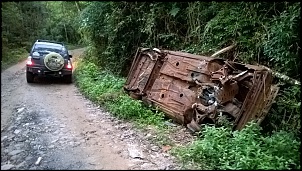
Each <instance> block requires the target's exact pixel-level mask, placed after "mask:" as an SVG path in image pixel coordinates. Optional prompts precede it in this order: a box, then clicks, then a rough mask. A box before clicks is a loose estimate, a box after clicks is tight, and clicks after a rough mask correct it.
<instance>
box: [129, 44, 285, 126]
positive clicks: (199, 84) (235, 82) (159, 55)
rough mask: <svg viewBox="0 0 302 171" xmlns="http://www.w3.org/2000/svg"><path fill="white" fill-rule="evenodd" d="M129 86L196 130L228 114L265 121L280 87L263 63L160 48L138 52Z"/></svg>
mask: <svg viewBox="0 0 302 171" xmlns="http://www.w3.org/2000/svg"><path fill="white" fill-rule="evenodd" d="M124 89H125V91H126V92H128V93H129V94H130V95H131V97H133V98H135V99H142V100H143V101H144V102H146V103H147V104H151V105H154V106H158V107H159V108H160V109H161V110H162V111H164V112H165V113H166V114H167V115H168V116H170V117H171V118H172V119H174V120H175V121H177V122H179V123H181V124H184V125H186V126H187V127H188V128H190V129H191V130H193V131H198V130H199V129H200V125H201V124H205V123H214V124H215V123H217V121H218V119H219V117H221V116H223V115H226V116H227V117H228V118H229V119H230V120H231V121H232V122H233V123H234V128H235V129H242V128H243V126H244V125H245V124H246V123H247V122H249V121H251V120H257V121H258V123H260V122H261V121H262V120H263V119H264V118H265V116H266V114H267V113H268V110H269V108H270V106H271V104H272V102H273V100H274V98H275V97H276V95H277V92H278V90H279V89H278V87H276V86H274V85H272V73H271V72H270V71H269V70H267V69H265V68H264V67H261V66H255V65H244V64H240V63H235V62H231V61H226V60H223V59H220V58H212V57H207V56H200V55H193V54H190V53H185V52H178V51H169V50H159V49H156V48H154V49H149V48H139V49H138V50H137V53H136V55H135V57H134V60H133V63H132V66H131V69H130V72H129V74H128V77H127V81H126V83H125V85H124Z"/></svg>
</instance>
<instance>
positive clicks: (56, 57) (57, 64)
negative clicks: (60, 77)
mask: <svg viewBox="0 0 302 171" xmlns="http://www.w3.org/2000/svg"><path fill="white" fill-rule="evenodd" d="M44 65H45V66H46V68H47V69H49V70H51V71H59V70H61V69H62V68H63V67H64V58H63V57H62V56H61V55H60V54H58V53H55V52H50V53H49V54H47V55H46V56H45V57H44Z"/></svg>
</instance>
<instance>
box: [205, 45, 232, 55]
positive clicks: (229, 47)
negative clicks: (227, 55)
mask: <svg viewBox="0 0 302 171" xmlns="http://www.w3.org/2000/svg"><path fill="white" fill-rule="evenodd" d="M234 47H235V45H231V46H228V47H225V48H223V49H221V50H219V51H217V52H215V53H214V54H213V55H212V56H211V57H215V56H218V55H220V54H222V53H224V52H226V51H229V50H231V49H233V48H234Z"/></svg>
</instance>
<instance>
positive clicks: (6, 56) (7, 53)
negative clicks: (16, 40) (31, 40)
mask: <svg viewBox="0 0 302 171" xmlns="http://www.w3.org/2000/svg"><path fill="white" fill-rule="evenodd" d="M27 57H28V52H27V51H26V49H24V48H13V49H10V48H7V47H2V58H1V71H3V70H5V69H7V68H8V67H10V66H11V65H13V64H16V63H18V62H20V61H22V60H25V59H26V58H27Z"/></svg>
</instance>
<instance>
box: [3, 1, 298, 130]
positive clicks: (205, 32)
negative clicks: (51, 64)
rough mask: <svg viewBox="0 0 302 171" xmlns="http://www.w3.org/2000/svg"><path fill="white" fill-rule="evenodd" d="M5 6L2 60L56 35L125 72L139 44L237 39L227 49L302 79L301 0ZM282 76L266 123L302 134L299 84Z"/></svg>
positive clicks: (175, 45)
mask: <svg viewBox="0 0 302 171" xmlns="http://www.w3.org/2000/svg"><path fill="white" fill-rule="evenodd" d="M1 10H2V60H1V61H2V62H5V61H9V60H13V59H14V56H15V54H17V52H18V53H19V52H20V51H22V52H24V51H25V52H26V51H27V50H28V49H29V48H30V46H31V45H32V43H33V42H34V41H35V40H36V39H50V40H56V41H62V42H66V43H68V44H82V45H84V46H86V47H88V49H87V52H86V53H87V55H86V56H85V60H88V61H91V62H93V63H95V64H96V65H97V66H99V67H100V68H102V69H105V70H110V71H111V72H113V73H114V74H116V75H120V76H126V74H127V73H128V70H129V68H130V66H131V63H132V59H133V54H134V52H135V50H136V49H137V48H138V47H158V48H164V49H170V50H179V51H185V52H189V53H195V54H203V55H211V54H213V53H214V52H215V51H217V50H220V49H222V48H224V47H226V46H228V45H231V44H236V48H235V49H233V50H232V51H230V52H228V53H226V54H223V55H221V56H220V57H222V58H225V59H230V60H235V61H238V62H243V63H251V64H262V65H265V66H268V67H270V68H272V69H273V70H274V71H278V72H280V73H282V74H285V75H287V76H289V77H291V78H293V79H296V80H298V81H300V69H301V68H300V61H301V60H300V58H299V53H300V35H299V34H300V20H301V17H300V11H301V7H300V2H122V1H121V2H97V1H93V2H83V1H71V2H67V1H66V2H65V1H29V2H26V1H19V2H18V1H15V2H2V8H1ZM16 49H18V50H16ZM12 52H16V53H12ZM125 71H126V72H125ZM275 82H276V83H278V84H279V86H280V88H281V89H280V92H279V95H278V97H277V99H276V103H275V104H274V105H273V107H272V110H271V111H270V115H269V116H268V117H267V118H266V120H265V122H264V123H263V127H264V128H266V130H269V131H273V130H275V131H276V130H286V131H291V132H295V133H296V134H300V129H301V126H300V115H301V114H300V106H301V100H300V92H301V91H300V86H296V85H290V84H287V83H284V82H282V81H280V80H278V79H275Z"/></svg>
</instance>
